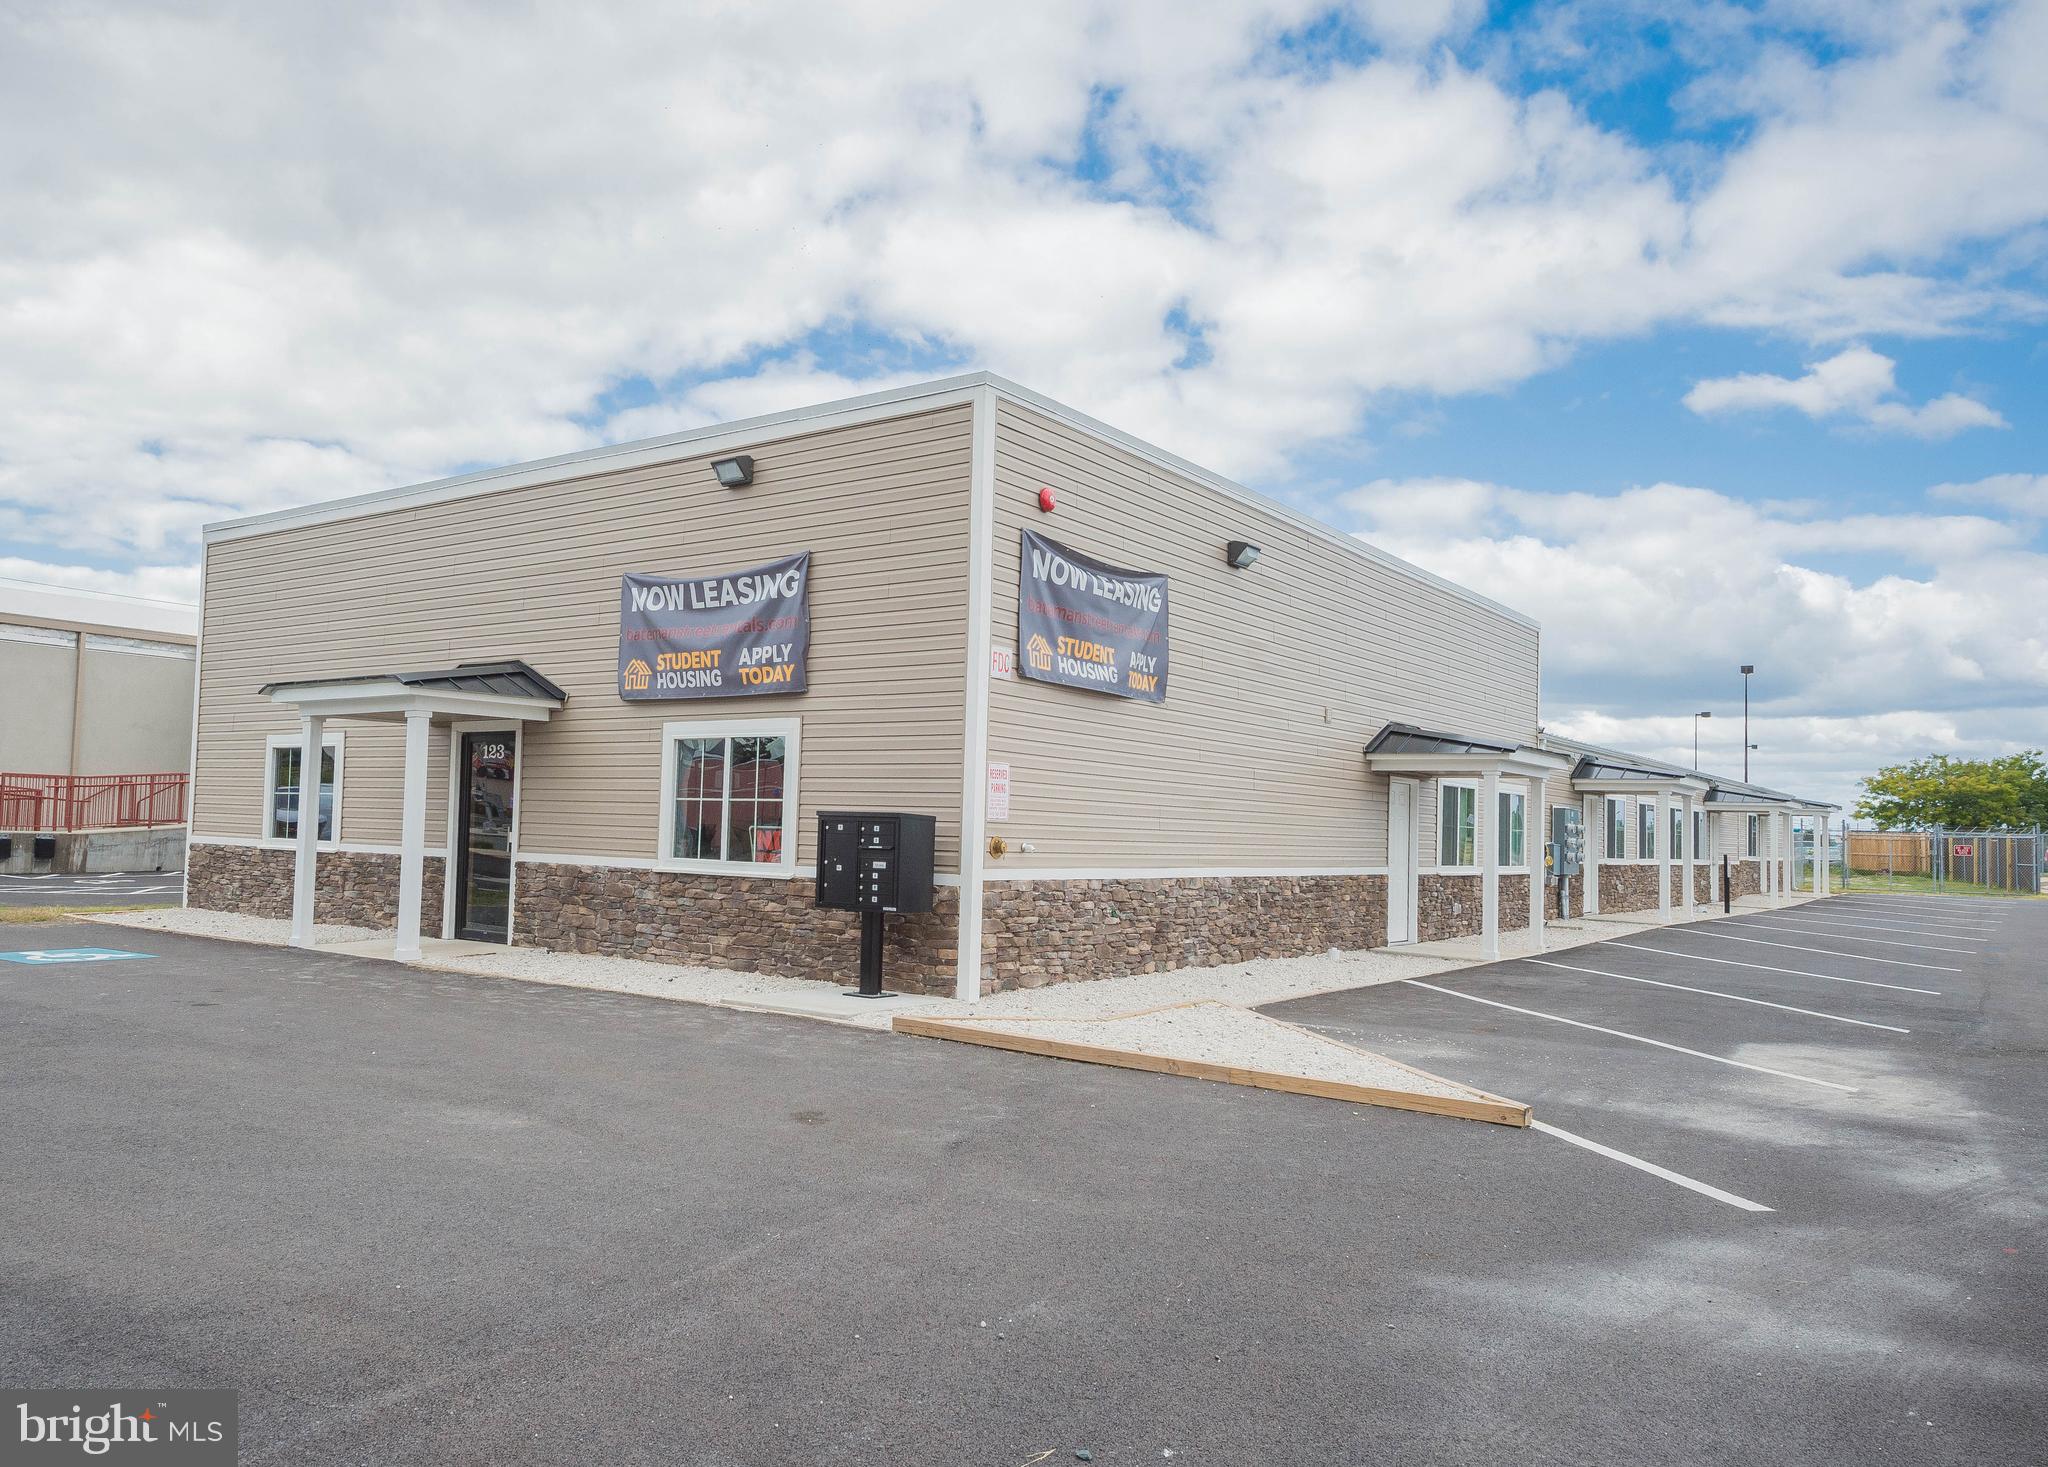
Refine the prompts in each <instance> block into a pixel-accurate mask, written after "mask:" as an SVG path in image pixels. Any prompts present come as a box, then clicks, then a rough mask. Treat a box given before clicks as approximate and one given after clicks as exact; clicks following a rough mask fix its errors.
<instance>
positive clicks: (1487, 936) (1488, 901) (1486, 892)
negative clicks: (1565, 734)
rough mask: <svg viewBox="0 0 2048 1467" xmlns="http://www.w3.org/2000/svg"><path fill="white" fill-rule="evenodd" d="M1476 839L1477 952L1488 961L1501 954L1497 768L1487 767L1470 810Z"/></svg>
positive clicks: (1498, 781) (1498, 785)
mask: <svg viewBox="0 0 2048 1467" xmlns="http://www.w3.org/2000/svg"><path fill="white" fill-rule="evenodd" d="M1473 814H1474V816H1475V817H1476V818H1475V819H1474V820H1473V822H1472V823H1473V826H1474V827H1475V830H1474V834H1475V836H1476V837H1477V839H1478V842H1479V955H1480V956H1481V957H1482V958H1485V959H1486V960H1487V961H1489V962H1491V961H1493V960H1494V959H1496V958H1498V957H1499V956H1500V835H1499V833H1498V831H1497V829H1496V827H1497V826H1498V825H1499V824H1500V771H1499V770H1498V769H1489V770H1487V771H1486V774H1485V775H1484V776H1483V777H1482V778H1481V779H1480V781H1479V808H1478V809H1477V810H1476V811H1474V812H1473Z"/></svg>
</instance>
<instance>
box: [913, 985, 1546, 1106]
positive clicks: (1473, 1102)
mask: <svg viewBox="0 0 2048 1467" xmlns="http://www.w3.org/2000/svg"><path fill="white" fill-rule="evenodd" d="M1166 1007H1169V1008H1177V1007H1180V1005H1177V1004H1169V1005H1166ZM1129 1017H1131V1016H1130V1015H1127V1014H1115V1015H1111V1016H1109V1017H1107V1018H1105V1019H1101V1020H1087V1019H1079V1020H1074V1019H1063V1020H1049V1021H1047V1022H1059V1023H1091V1022H1093V1023H1108V1022H1113V1021H1114V1020H1116V1019H1122V1018H1129ZM1260 1017H1261V1018H1264V1017H1265V1015H1263V1014H1262V1015H1260ZM1021 1021H1024V1020H1023V1016H1022V1015H1019V1016H1018V1018H1016V1019H1007V1018H1006V1019H1003V1020H1001V1021H999V1022H1002V1023H1017V1022H1021ZM1268 1022H1271V1023H1285V1020H1277V1019H1276V1020H1268ZM891 1024H892V1027H893V1028H894V1029H895V1031H896V1032H897V1033H898V1034H915V1035H919V1036H921V1037H923V1038H926V1039H951V1040H955V1041H957V1042H959V1043H962V1044H979V1045H983V1046H985V1047H986V1048H989V1049H1008V1050H1014V1051H1016V1052H1017V1053H1019V1054H1035V1055H1042V1056H1044V1057H1045V1058H1047V1059H1064V1060H1077V1061H1079V1062H1080V1063H1082V1064H1089V1065H1112V1066H1114V1067H1116V1068H1117V1069H1123V1070H1149V1071H1151V1072H1152V1073H1154V1074H1160V1075H1181V1076H1184V1077H1186V1078H1188V1079H1191V1080H1213V1081H1215V1082H1217V1083H1218V1084H1223V1085H1250V1086H1252V1087H1254V1088H1256V1089H1259V1090H1279V1091H1284V1092H1286V1093H1287V1094H1290V1095H1313V1096H1316V1097H1318V1098H1320V1099H1323V1100H1344V1101H1350V1102H1352V1103H1353V1104H1356V1105H1382V1106H1386V1107H1387V1108H1388V1109H1390V1110H1413V1111H1421V1112H1423V1113H1424V1114H1425V1115H1438V1116H1456V1117H1458V1118H1459V1119H1461V1120H1468V1121H1489V1122H1491V1123H1492V1124H1494V1125H1496V1126H1526V1125H1528V1124H1529V1116H1530V1110H1529V1107H1528V1106H1526V1105H1524V1104H1522V1103H1521V1102H1520V1101H1518V1100H1508V1099H1506V1098H1505V1097H1503V1096H1499V1095H1491V1094H1488V1093H1487V1092H1486V1091H1484V1090H1474V1091H1473V1098H1471V1099H1465V1098H1463V1097H1460V1096H1455V1095H1425V1094H1422V1093H1421V1092H1419V1091H1414V1090H1382V1089H1380V1088H1379V1087H1378V1086H1375V1085H1353V1084H1350V1083H1348V1082H1346V1081H1342V1080H1310V1079H1305V1078H1303V1077H1302V1076H1300V1075H1283V1074H1280V1073H1278V1072H1276V1071H1273V1070H1249V1069H1244V1068H1242V1067H1240V1066H1237V1065H1220V1064H1216V1063H1214V1062H1212V1061H1209V1060H1193V1059H1176V1058H1175V1057H1173V1056H1172V1055H1164V1054H1145V1053H1143V1052H1141V1051H1139V1050H1135V1049H1117V1048H1115V1047H1113V1046H1111V1045H1107V1044H1076V1043H1075V1042H1073V1041H1072V1040H1067V1039H1044V1038H1040V1037H1038V1036H1037V1035H1032V1034H1012V1033H1005V1032H1004V1031H1002V1030H999V1029H986V1028H983V1027H981V1025H980V1024H978V1023H976V1022H975V1021H974V1020H972V1019H939V1018H931V1017H928V1016H925V1015H920V1014H898V1015H896V1017H895V1018H894V1019H893V1020H892V1021H891ZM1288 1027H1290V1028H1291V1027H1295V1026H1292V1025H1289V1026H1288ZM1308 1032H1310V1033H1313V1032H1314V1031H1313V1030H1310V1031H1308ZM1316 1037H1318V1038H1321V1039H1328V1037H1329V1036H1327V1035H1317V1036H1316ZM1329 1042H1330V1043H1332V1044H1339V1047H1341V1048H1346V1049H1349V1048H1351V1046H1349V1045H1343V1044H1341V1043H1340V1041H1337V1040H1330V1041H1329ZM1357 1052H1358V1053H1360V1054H1369V1053H1371V1051H1369V1050H1359V1051H1357ZM1372 1057H1373V1058H1374V1059H1379V1060H1386V1063H1388V1064H1391V1065H1395V1066H1398V1067H1399V1068H1401V1069H1404V1070H1413V1071H1414V1073H1416V1074H1428V1072H1427V1071H1426V1070H1414V1067H1413V1066H1412V1065H1403V1064H1401V1062H1400V1061H1399V1060H1387V1059H1386V1057H1385V1056H1384V1055H1378V1054H1375V1055H1373V1056H1372ZM1429 1078H1431V1079H1433V1080H1441V1079H1442V1077H1441V1076H1437V1075H1431V1076H1429ZM1443 1083H1445V1084H1450V1085H1462V1082H1460V1081H1456V1080H1444V1081H1443ZM1463 1088H1465V1089H1471V1088H1472V1087H1470V1086H1463Z"/></svg>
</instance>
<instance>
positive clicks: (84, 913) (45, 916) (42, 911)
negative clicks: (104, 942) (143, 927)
mask: <svg viewBox="0 0 2048 1467" xmlns="http://www.w3.org/2000/svg"><path fill="white" fill-rule="evenodd" d="M156 910H157V907H156V906H155V905H153V904H151V903H149V902H130V903H128V904H127V905H125V906H108V907H0V927H12V926H19V925H23V924H27V923H33V922H62V921H64V920H65V919H66V918H67V917H97V916H99V915H100V914H101V913H102V912H152V911H156Z"/></svg>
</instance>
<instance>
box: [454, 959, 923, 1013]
mask: <svg viewBox="0 0 2048 1467" xmlns="http://www.w3.org/2000/svg"><path fill="white" fill-rule="evenodd" d="M429 958H430V962H431V964H432V966H434V967H436V968H448V969H452V970H454V971H457V972H462V973H480V974H484V975H486V976H488V977H493V978H518V979H522V980H524V981H525V982H528V983H560V984H563V985H565V986H567V987H570V988H601V989H604V990H606V991H607V992H611V993H635V994H639V995H640V996H642V997H644V998H673V999H679V1000H681V1001H683V1002H685V1003H709V1004H747V1003H751V1002H756V1001H758V1000H761V999H772V998H806V997H815V996H820V995H826V994H833V993H837V992H838V991H839V987H840V985H838V984H832V983H820V982H818V981H816V980H815V979H811V978H779V977H777V976H775V975H774V974H772V973H745V972H733V971H730V970H727V969H724V968H697V967H688V966H685V965H683V964H680V963H648V962H642V961H641V960H639V959H637V958H605V957H596V956H592V955H589V954H584V953H555V952H549V951H547V950H546V949H545V948H537V947H508V948H504V949H502V950H500V951H498V952H495V953H441V954H430V955H429ZM952 1007H954V1008H958V1005H953V1006H952ZM897 1012H900V1010H897ZM873 1027H876V1028H887V1027H888V1015H887V1014H883V1015H881V1016H880V1018H879V1019H878V1021H877V1022H876V1023H875V1024H874V1026H873Z"/></svg>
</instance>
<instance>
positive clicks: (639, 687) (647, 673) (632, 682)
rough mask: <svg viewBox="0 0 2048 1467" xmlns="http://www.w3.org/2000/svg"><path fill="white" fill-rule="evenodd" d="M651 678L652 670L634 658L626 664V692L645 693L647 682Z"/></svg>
mask: <svg viewBox="0 0 2048 1467" xmlns="http://www.w3.org/2000/svg"><path fill="white" fill-rule="evenodd" d="M653 676H654V669H653V668H651V667H649V666H648V665H647V664H646V663H644V662H642V661H641V660H640V659H639V658H637V657H635V658H634V659H633V660H632V661H631V662H629V663H627V664H626V691H627V692H629V693H644V692H646V691H647V683H648V680H649V679H650V678H652V677H653Z"/></svg>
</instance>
